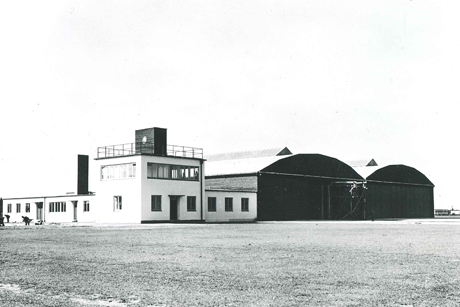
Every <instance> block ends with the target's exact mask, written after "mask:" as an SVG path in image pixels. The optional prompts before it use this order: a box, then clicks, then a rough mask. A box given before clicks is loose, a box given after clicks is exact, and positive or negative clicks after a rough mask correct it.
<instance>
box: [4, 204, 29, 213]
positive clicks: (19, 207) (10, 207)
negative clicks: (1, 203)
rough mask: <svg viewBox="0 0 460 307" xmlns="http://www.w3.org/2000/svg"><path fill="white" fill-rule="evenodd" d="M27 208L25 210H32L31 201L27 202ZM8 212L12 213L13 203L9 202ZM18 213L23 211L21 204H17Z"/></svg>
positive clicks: (27, 211)
mask: <svg viewBox="0 0 460 307" xmlns="http://www.w3.org/2000/svg"><path fill="white" fill-rule="evenodd" d="M25 210H26V211H25V212H26V213H29V212H30V203H26V208H25ZM6 212H7V213H12V212H13V205H12V204H8V205H7V206H6ZM16 213H21V204H16Z"/></svg>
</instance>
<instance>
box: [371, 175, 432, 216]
mask: <svg viewBox="0 0 460 307" xmlns="http://www.w3.org/2000/svg"><path fill="white" fill-rule="evenodd" d="M367 187H368V190H367V197H366V200H367V205H368V206H369V207H370V208H372V209H373V210H374V212H375V218H433V217H434V199H433V187H432V186H417V185H408V184H397V183H382V182H368V184H367Z"/></svg>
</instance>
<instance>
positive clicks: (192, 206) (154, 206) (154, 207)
mask: <svg viewBox="0 0 460 307" xmlns="http://www.w3.org/2000/svg"><path fill="white" fill-rule="evenodd" d="M150 209H151V211H161V210H162V209H161V195H152V198H151V205H150ZM187 211H196V196H187Z"/></svg>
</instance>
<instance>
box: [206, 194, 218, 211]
mask: <svg viewBox="0 0 460 307" xmlns="http://www.w3.org/2000/svg"><path fill="white" fill-rule="evenodd" d="M215 211H216V198H215V197H208V212H215Z"/></svg>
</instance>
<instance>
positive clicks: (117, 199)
mask: <svg viewBox="0 0 460 307" xmlns="http://www.w3.org/2000/svg"><path fill="white" fill-rule="evenodd" d="M113 210H114V211H121V196H114V197H113Z"/></svg>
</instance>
